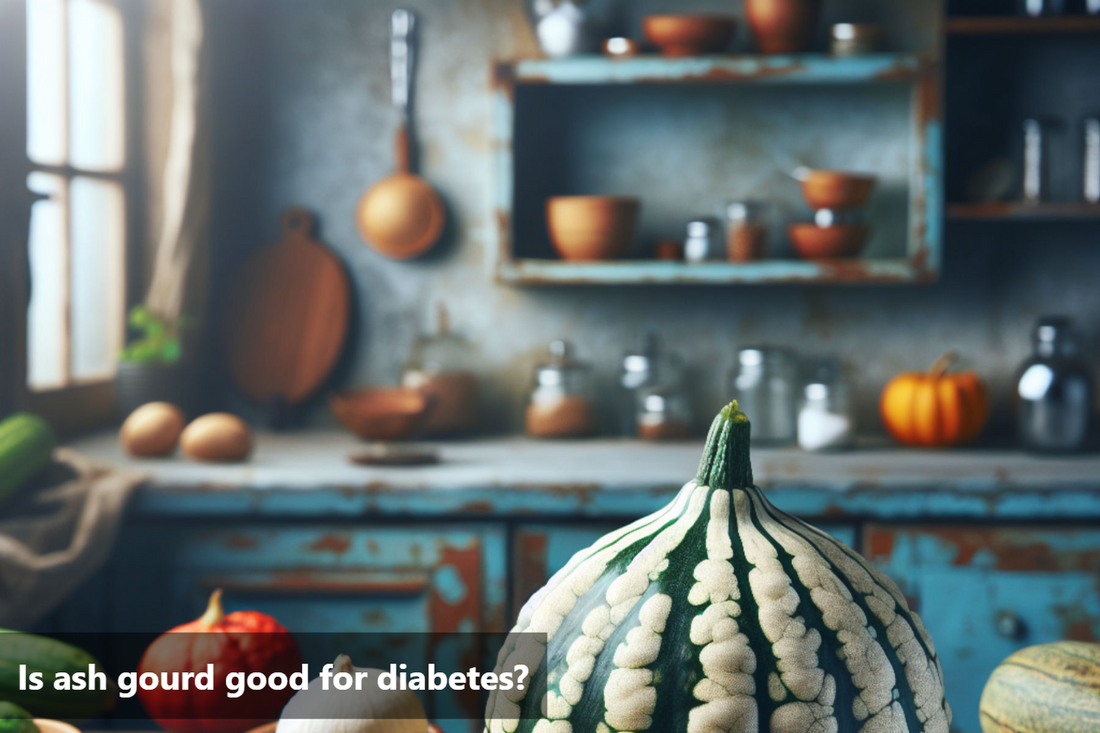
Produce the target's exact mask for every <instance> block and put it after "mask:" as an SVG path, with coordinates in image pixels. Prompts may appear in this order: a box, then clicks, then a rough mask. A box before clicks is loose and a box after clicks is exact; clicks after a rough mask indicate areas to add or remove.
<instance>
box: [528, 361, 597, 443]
mask: <svg viewBox="0 0 1100 733" xmlns="http://www.w3.org/2000/svg"><path fill="white" fill-rule="evenodd" d="M525 417H526V420H525V422H526V426H527V434H528V435H531V436H533V437H536V438H578V437H583V436H586V435H592V434H594V433H595V432H596V412H595V409H594V405H593V401H592V377H591V369H590V368H589V366H588V365H587V364H585V363H583V362H580V361H577V360H575V359H574V358H573V347H572V345H571V344H570V343H569V342H568V341H564V340H559V341H555V342H553V343H552V344H550V361H549V362H547V363H545V364H542V365H541V366H539V367H537V368H536V369H535V388H534V390H533V391H532V392H531V399H530V401H529V402H528V404H527V411H526V416H525Z"/></svg>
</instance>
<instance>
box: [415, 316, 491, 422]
mask: <svg viewBox="0 0 1100 733" xmlns="http://www.w3.org/2000/svg"><path fill="white" fill-rule="evenodd" d="M475 364H477V350H476V349H475V348H474V345H473V344H471V343H470V342H469V341H467V340H466V339H464V338H462V337H461V336H459V335H457V334H455V333H453V332H452V331H451V326H450V317H449V315H448V313H447V309H446V306H444V305H443V304H442V303H440V304H438V305H437V306H436V315H435V326H434V328H432V329H430V330H429V333H427V334H425V335H422V336H420V337H419V338H418V339H417V340H416V342H415V343H414V344H413V347H412V350H411V351H410V353H409V358H408V360H407V361H406V362H405V366H404V368H403V369H402V372H401V385H402V386H403V387H408V388H411V389H418V390H420V391H421V392H423V393H425V394H426V395H428V397H429V399H430V400H431V410H430V411H429V413H428V416H427V418H426V420H425V422H424V425H423V430H424V432H425V433H427V434H430V435H462V434H467V433H470V432H473V430H474V429H475V428H476V427H477V421H478V379H477V374H476V373H475V371H474V369H475Z"/></svg>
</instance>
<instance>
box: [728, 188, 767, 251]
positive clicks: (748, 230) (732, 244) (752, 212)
mask: <svg viewBox="0 0 1100 733" xmlns="http://www.w3.org/2000/svg"><path fill="white" fill-rule="evenodd" d="M767 246H768V209H767V205H766V204H763V203H760V202H758V201H732V202H730V203H729V204H727V205H726V257H727V258H728V259H729V260H730V262H751V261H752V260H759V259H763V257H764V250H765V249H766V248H767Z"/></svg>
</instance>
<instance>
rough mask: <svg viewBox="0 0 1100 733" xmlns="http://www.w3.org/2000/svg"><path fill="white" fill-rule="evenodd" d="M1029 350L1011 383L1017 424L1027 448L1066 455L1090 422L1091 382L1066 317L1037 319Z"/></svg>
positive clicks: (1079, 442)
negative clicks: (1014, 380)
mask: <svg viewBox="0 0 1100 733" xmlns="http://www.w3.org/2000/svg"><path fill="white" fill-rule="evenodd" d="M1033 342H1034V348H1035V352H1034V353H1033V354H1032V356H1031V358H1029V359H1028V360H1027V361H1025V362H1024V363H1023V364H1022V365H1021V367H1020V370H1019V377H1018V378H1017V381H1016V398H1017V400H1018V402H1017V423H1018V427H1019V433H1020V440H1021V442H1022V443H1023V444H1024V447H1025V448H1027V449H1028V450H1032V451H1037V452H1044V453H1068V452H1074V451H1079V450H1081V449H1082V448H1084V447H1085V445H1086V443H1087V441H1088V438H1089V427H1090V423H1091V422H1092V405H1093V382H1092V375H1091V374H1090V373H1089V369H1088V366H1087V365H1086V364H1085V363H1084V361H1083V360H1082V359H1081V357H1080V353H1079V349H1078V341H1077V333H1076V329H1075V328H1074V326H1073V322H1072V321H1071V320H1070V319H1069V318H1063V317H1051V318H1044V319H1042V320H1040V321H1039V323H1038V324H1037V325H1036V327H1035V334H1034V337H1033Z"/></svg>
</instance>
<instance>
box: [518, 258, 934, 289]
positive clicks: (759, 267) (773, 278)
mask: <svg viewBox="0 0 1100 733" xmlns="http://www.w3.org/2000/svg"><path fill="white" fill-rule="evenodd" d="M499 277H500V280H501V281H503V282H507V283H514V284H522V285H616V284H618V285H638V284H642V285H644V284H649V285H725V284H734V283H741V284H751V283H799V282H803V283H830V284H838V285H839V284H851V285H855V284H859V283H866V284H873V283H904V282H909V283H917V282H922V281H923V279H924V278H932V277H933V275H931V274H930V273H929V272H928V271H927V270H925V269H924V268H922V267H921V266H920V264H919V263H916V262H913V261H911V260H908V259H898V260H893V259H885V258H876V259H871V258H863V259H835V260H818V261H813V262H811V261H806V260H760V261H758V262H749V263H744V264H738V263H734V262H706V263H700V264H689V263H685V262H667V261H661V260H622V261H618V262H561V261H559V260H540V259H524V260H513V261H511V262H509V263H507V264H506V265H504V266H503V267H502V269H501V271H500V273H499Z"/></svg>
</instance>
